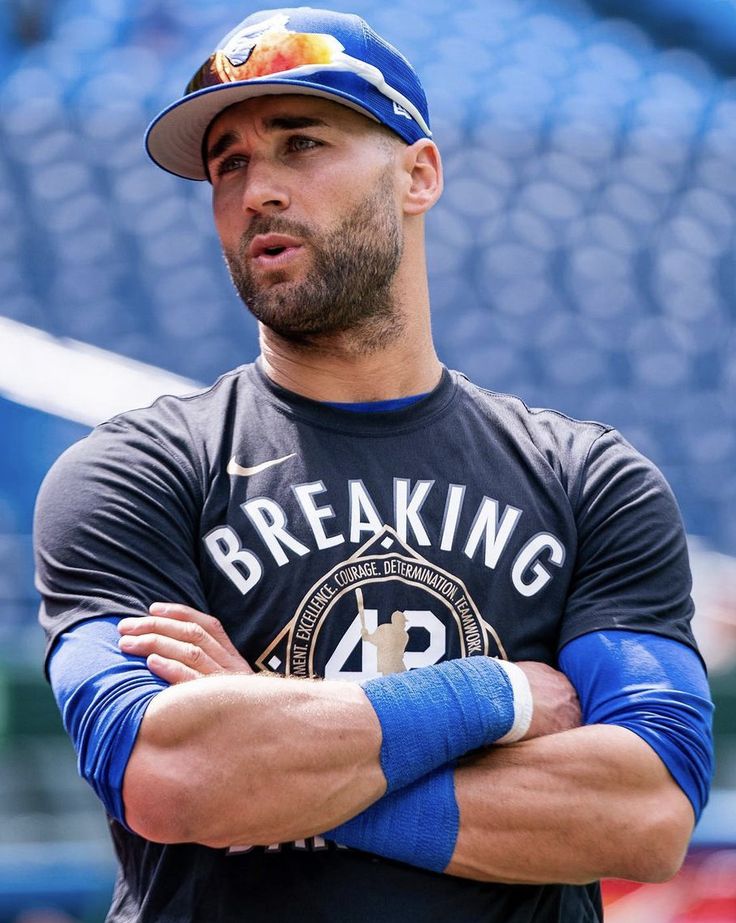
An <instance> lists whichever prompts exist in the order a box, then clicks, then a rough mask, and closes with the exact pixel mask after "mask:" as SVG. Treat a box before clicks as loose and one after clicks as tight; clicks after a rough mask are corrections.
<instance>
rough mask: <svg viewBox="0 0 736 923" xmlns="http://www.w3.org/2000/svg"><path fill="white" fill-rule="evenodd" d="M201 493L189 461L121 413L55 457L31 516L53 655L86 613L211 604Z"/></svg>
mask: <svg viewBox="0 0 736 923" xmlns="http://www.w3.org/2000/svg"><path fill="white" fill-rule="evenodd" d="M199 493H201V488H200V486H199V484H198V482H197V479H196V476H195V472H194V469H193V467H192V466H191V465H188V464H187V463H186V462H185V461H184V460H183V459H182V458H181V457H180V456H178V455H176V454H174V452H173V451H172V449H171V448H170V447H168V446H166V445H164V444H162V443H159V442H158V441H157V440H156V439H154V438H152V437H151V435H150V434H148V433H144V432H141V431H138V430H136V428H135V427H132V426H128V425H126V424H125V423H122V422H120V423H118V422H112V423H109V424H105V425H104V426H102V427H100V428H98V429H97V430H95V431H94V432H93V433H91V434H90V435H89V436H88V437H87V438H86V439H83V440H82V441H81V442H78V443H76V444H75V445H73V446H72V447H71V448H70V449H68V450H67V451H66V452H65V453H64V454H63V455H62V456H61V458H59V460H58V461H57V462H56V463H55V465H54V466H53V467H52V469H51V471H50V472H49V474H48V475H47V476H46V479H45V480H44V482H43V484H42V485H41V490H40V492H39V496H38V500H37V503H36V510H35V519H34V546H35V554H36V585H37V589H38V591H39V592H40V594H41V597H42V601H41V608H40V613H39V620H40V622H41V625H42V627H43V628H44V631H45V632H46V636H47V657H48V653H49V652H50V651H51V649H52V647H53V645H54V643H55V641H56V639H57V638H58V637H59V635H60V634H61V633H62V632H63V631H65V630H66V629H67V628H69V627H71V626H72V625H75V624H77V623H79V622H82V621H84V620H86V619H90V618H96V617H107V616H117V617H122V616H126V615H128V616H129V615H142V614H144V613H145V612H146V611H147V609H148V606H149V605H150V604H151V603H152V602H154V601H156V600H163V601H168V600H171V601H178V602H183V603H186V604H188V605H190V606H194V607H195V608H197V609H206V604H205V599H204V593H203V590H202V586H201V581H200V577H199V571H198V568H197V565H196V534H197V523H198V509H199V508H200V507H201V501H200V502H198V494H199Z"/></svg>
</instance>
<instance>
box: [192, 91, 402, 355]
mask: <svg viewBox="0 0 736 923" xmlns="http://www.w3.org/2000/svg"><path fill="white" fill-rule="evenodd" d="M397 144H398V145H399V146H401V142H397V141H393V140H392V139H390V138H389V137H388V136H387V135H385V134H384V133H383V132H382V130H381V129H380V128H378V127H376V126H375V125H373V124H372V123H371V122H370V121H369V120H368V119H367V118H365V117H363V116H361V115H360V114H358V113H356V112H353V111H352V110H351V109H348V108H347V107H345V106H342V105H339V104H337V103H333V102H331V101H329V100H323V99H319V98H314V97H308V96H296V95H290V96H265V97H260V98H257V99H253V100H248V101H247V102H244V103H240V104H238V105H236V106H233V107H231V108H230V109H227V110H226V111H225V112H223V113H222V114H221V115H220V116H219V117H218V118H217V119H216V120H215V122H214V123H213V125H212V126H211V128H210V131H209V134H208V137H207V151H208V167H209V171H210V175H211V177H212V184H213V203H214V214H215V224H216V226H217V230H218V233H219V235H220V239H221V241H222V246H223V250H224V253H225V258H226V260H227V263H228V266H229V269H230V273H231V275H232V278H233V282H234V284H235V287H236V289H237V290H238V293H239V294H240V296H241V298H242V299H243V301H244V302H245V303H246V304H247V306H248V307H249V309H250V310H251V312H252V313H253V314H254V315H255V317H256V318H257V319H258V320H259V321H261V322H262V323H263V324H265V325H266V326H267V327H269V328H271V329H272V330H274V331H275V332H276V333H278V334H280V335H281V336H283V337H286V338H288V339H290V340H292V341H295V342H299V341H302V342H304V341H308V340H310V339H311V338H312V337H315V336H320V335H325V334H332V333H339V332H342V331H345V330H353V329H359V328H361V327H362V328H365V327H366V324H368V323H372V324H373V328H374V333H375V332H376V329H375V328H376V322H377V324H378V326H379V327H380V326H383V327H385V328H386V330H385V333H386V334H388V332H389V327H390V326H391V325H392V324H393V323H394V322H395V321H396V317H395V306H394V302H393V298H392V292H391V283H392V281H393V279H394V276H395V274H396V271H397V269H398V267H399V263H400V261H401V255H402V248H403V233H402V226H401V217H400V210H399V206H398V200H397V194H396V180H395V176H396V172H395V156H396V151H397Z"/></svg>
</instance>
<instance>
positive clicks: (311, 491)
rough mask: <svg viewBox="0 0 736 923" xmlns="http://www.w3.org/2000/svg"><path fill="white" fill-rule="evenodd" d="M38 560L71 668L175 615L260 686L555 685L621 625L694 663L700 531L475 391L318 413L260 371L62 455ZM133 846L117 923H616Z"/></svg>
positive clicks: (426, 877) (51, 639)
mask: <svg viewBox="0 0 736 923" xmlns="http://www.w3.org/2000/svg"><path fill="white" fill-rule="evenodd" d="M36 540H37V555H38V558H37V560H38V586H39V589H40V591H41V593H42V596H43V602H42V606H41V613H40V619H41V623H42V625H43V627H44V629H45V630H46V633H47V637H48V650H49V651H50V650H51V649H52V647H53V645H54V643H55V640H56V639H57V638H58V637H59V635H60V634H61V633H62V632H63V631H65V630H66V629H68V628H69V627H70V626H72V625H74V624H77V623H79V622H81V621H84V620H86V619H90V618H94V617H100V616H111V615H112V616H124V615H142V614H144V613H145V612H146V610H147V607H148V605H149V604H150V603H151V602H153V601H155V600H164V601H178V602H183V603H186V604H188V605H191V606H194V607H196V608H197V609H201V610H204V611H208V612H211V613H212V614H214V615H216V616H217V617H218V618H219V619H220V620H221V621H222V623H223V625H224V627H225V628H226V630H227V632H228V634H229V635H230V637H231V638H232V640H233V642H234V643H235V645H236V646H237V647H238V649H239V650H240V651H241V653H242V654H243V655H244V656H245V657H246V659H247V660H248V661H249V662H250V663H251V664H252V665H253V666H254V667H256V668H260V669H261V670H267V671H272V672H276V673H281V674H288V675H292V676H325V677H328V678H333V679H345V680H352V681H359V680H362V679H366V678H368V677H371V676H376V675H380V674H381V673H390V672H396V671H397V670H402V669H412V668H416V667H421V666H424V665H427V664H431V663H436V662H438V661H441V660H443V659H447V658H454V657H462V656H470V655H474V654H490V655H499V656H502V657H508V658H509V659H511V660H538V661H543V662H546V663H549V664H552V665H555V664H556V658H557V653H558V651H559V649H560V648H561V647H562V646H563V645H564V644H566V643H567V642H568V641H570V640H572V639H573V638H575V637H577V636H579V635H581V634H585V633H587V632H590V631H595V630H599V629H611V628H621V629H629V630H640V631H646V632H653V633H656V634H661V635H664V636H666V637H670V638H674V639H676V640H679V641H682V642H684V643H686V644H689V645H693V640H692V635H691V632H690V627H689V621H690V618H691V615H692V603H691V600H690V596H689V593H690V572H689V566H688V561H687V551H686V544H685V537H684V532H683V528H682V523H681V520H680V516H679V512H678V510H677V506H676V504H675V501H674V499H673V497H672V494H671V492H670V490H669V488H668V487H667V485H666V483H665V481H664V480H663V478H662V476H661V474H660V473H659V472H658V471H657V469H656V468H655V467H654V466H653V465H652V464H651V462H649V461H648V460H646V459H645V458H643V457H642V456H641V455H639V454H638V453H637V452H636V451H635V450H634V449H632V447H631V446H630V445H628V443H626V441H625V440H624V439H623V438H622V437H621V436H620V435H619V434H618V433H617V432H616V431H615V430H612V429H611V428H610V427H607V426H603V425H601V424H598V423H590V422H579V421H576V420H572V419H570V418H568V417H566V416H564V415H562V414H560V413H556V412H554V411H549V410H535V409H529V408H527V407H526V406H525V405H524V403H523V402H522V401H520V400H519V399H518V398H515V397H511V396H508V395H503V394H496V393H493V392H489V391H485V390H482V389H480V388H478V387H477V386H475V385H473V384H471V383H470V382H469V381H468V380H467V379H466V378H465V377H464V376H462V375H460V374H458V373H456V372H447V371H445V372H444V374H443V377H442V380H441V382H440V384H439V385H438V386H437V388H436V389H435V390H434V391H433V392H432V393H431V394H430V395H429V396H427V397H426V398H424V399H422V400H420V401H418V402H417V403H415V404H413V405H411V406H409V407H407V408H405V409H402V410H396V411H390V412H377V413H357V414H356V413H352V412H350V411H347V410H340V409H336V408H332V407H329V406H326V405H324V404H319V403H316V402H314V401H311V400H308V399H306V398H303V397H300V396H298V395H295V394H292V393H290V392H287V391H285V390H283V389H281V388H279V387H277V386H276V385H274V384H273V383H272V382H270V381H269V380H268V379H267V378H266V376H265V375H264V374H263V373H262V371H261V370H260V368H259V366H258V364H257V363H256V364H255V365H251V366H245V367H243V368H241V369H237V370H235V371H234V372H231V373H229V374H228V375H225V376H224V377H223V378H221V379H220V380H219V381H218V382H217V383H216V384H215V385H214V386H213V387H212V388H210V389H208V390H206V391H203V392H200V393H197V394H195V395H192V396H190V397H186V398H174V397H165V398H161V399H160V400H158V401H157V402H156V403H155V404H154V405H153V406H152V407H150V408H147V409H143V410H137V411H133V412H130V413H127V414H123V415H121V416H119V417H116V418H115V419H113V420H111V421H110V422H109V423H106V424H104V425H102V426H100V427H98V428H97V429H96V430H95V431H94V432H93V433H92V434H91V435H90V436H89V437H87V438H86V439H84V440H82V441H81V442H80V443H77V444H76V445H75V446H73V447H72V448H71V449H70V450H68V451H67V452H66V453H65V454H64V455H63V456H62V458H61V459H60V460H59V461H58V462H57V463H56V465H55V466H54V468H53V469H52V471H51V472H50V473H49V475H48V477H47V479H46V481H45V482H44V485H43V488H42V491H41V494H40V497H39V502H38V507H37V521H36ZM112 829H113V838H114V841H115V845H116V849H117V851H118V855H119V858H120V862H121V872H120V875H119V877H118V882H117V886H116V893H115V899H114V902H113V909H112V910H111V913H110V916H109V917H108V920H110V921H114V923H123V921H125V923H131V921H140V923H143V921H145V923H148V921H151V923H153V921H156V923H169V921H170V923H182V921H185V920H186V921H189V920H191V921H202V923H205V921H206V923H236V921H237V923H247V921H251V920H253V921H260V920H264V921H265V920H269V921H271V920H273V919H278V920H283V921H288V920H297V919H298V920H300V921H304V920H309V921H317V920H335V921H338V920H339V921H341V923H343V921H351V920H356V921H357V920H361V921H364V920H374V919H375V920H377V919H379V918H380V919H381V920H385V921H393V920H396V921H398V920H401V921H413V920H416V921H420V920H421V921H422V923H428V921H432V920H437V921H439V920H442V921H443V923H444V921H445V920H447V919H448V918H450V919H454V920H467V921H480V920H484V921H486V920H487V921H494V923H522V921H527V920H528V921H532V920H534V921H552V920H566V921H567V920H569V921H572V920H575V921H588V920H590V921H595V920H598V919H600V918H601V911H600V895H599V892H598V888H597V886H595V885H589V886H584V887H578V886H556V885H555V886H543V887H537V886H523V887H522V886H507V885H494V884H485V883H480V882H475V881H469V880H464V879H458V878H453V877H451V876H443V875H436V874H433V873H430V872H424V871H422V870H419V869H415V868H412V867H410V866H406V865H403V864H401V863H396V862H390V861H386V860H382V859H378V858H376V857H373V856H370V855H367V854H364V853H361V852H357V851H355V850H345V849H338V848H337V847H335V846H334V845H333V844H329V843H324V842H322V841H321V840H320V839H319V838H314V839H312V840H308V841H306V842H303V843H297V844H281V845H279V846H274V847H272V848H266V849H264V848H262V847H257V848H254V849H252V850H249V851H246V852H240V853H237V854H228V853H227V851H224V850H215V849H210V848H207V847H204V846H197V845H191V844H190V845H180V846H163V845H159V844H153V843H149V842H147V841H145V840H143V839H141V838H140V837H138V836H136V835H135V834H132V833H131V832H129V831H127V830H125V829H124V828H123V827H122V826H120V825H119V824H117V823H116V822H114V821H113V822H112Z"/></svg>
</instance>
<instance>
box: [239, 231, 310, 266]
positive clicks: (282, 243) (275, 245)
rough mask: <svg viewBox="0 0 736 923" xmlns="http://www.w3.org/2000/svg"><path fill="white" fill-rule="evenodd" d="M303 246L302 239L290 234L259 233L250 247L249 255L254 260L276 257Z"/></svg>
mask: <svg viewBox="0 0 736 923" xmlns="http://www.w3.org/2000/svg"><path fill="white" fill-rule="evenodd" d="M301 246H302V243H301V241H300V240H299V239H298V238H296V237H290V236H289V235H288V234H259V235H258V236H257V237H254V238H253V240H252V241H251V244H250V247H248V256H249V257H250V259H252V260H258V259H264V260H268V259H274V258H276V257H278V256H281V255H282V254H283V253H286V252H287V251H294V250H297V249H299V248H300V247H301Z"/></svg>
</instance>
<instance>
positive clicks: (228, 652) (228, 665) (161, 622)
mask: <svg viewBox="0 0 736 923" xmlns="http://www.w3.org/2000/svg"><path fill="white" fill-rule="evenodd" d="M118 631H119V632H120V634H121V635H123V637H133V636H141V637H142V636H144V635H159V636H161V637H166V638H172V639H174V640H176V641H181V642H184V643H188V644H192V645H194V646H195V647H198V648H201V650H202V651H204V652H205V654H207V656H208V657H210V658H211V659H212V660H213V661H214V662H215V663H217V664H219V666H220V667H221V668H222V669H223V670H237V671H240V672H247V670H248V669H249V668H248V666H247V664H246V662H245V661H244V660H243V659H242V657H241V656H240V654H238V652H237V651H236V650H235V648H233V647H232V645H230V646H228V647H227V648H225V647H224V646H223V645H222V643H221V642H220V640H219V639H218V638H214V637H213V636H212V635H211V634H209V633H208V632H207V631H206V629H204V628H203V627H202V626H201V625H200V624H199V623H198V622H192V621H188V620H177V619H175V618H169V617H168V616H167V617H163V616H154V615H142V616H139V617H137V618H126V619H121V621H120V622H119V623H118Z"/></svg>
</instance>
